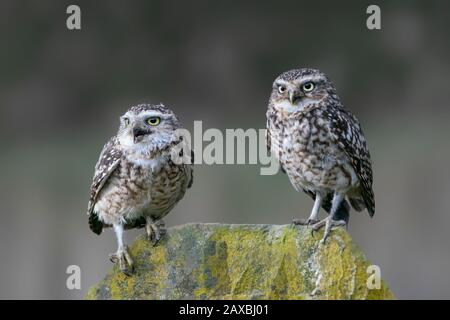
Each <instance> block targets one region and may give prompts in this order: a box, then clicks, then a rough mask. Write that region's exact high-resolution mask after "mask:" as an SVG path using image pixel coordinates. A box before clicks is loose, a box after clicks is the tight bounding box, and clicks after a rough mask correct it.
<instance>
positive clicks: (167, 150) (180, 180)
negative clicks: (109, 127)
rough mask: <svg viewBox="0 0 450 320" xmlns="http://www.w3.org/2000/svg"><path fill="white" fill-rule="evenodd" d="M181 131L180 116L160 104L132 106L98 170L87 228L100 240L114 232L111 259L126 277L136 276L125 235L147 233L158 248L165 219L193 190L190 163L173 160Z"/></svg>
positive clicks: (110, 143)
mask: <svg viewBox="0 0 450 320" xmlns="http://www.w3.org/2000/svg"><path fill="white" fill-rule="evenodd" d="M180 128H181V124H180V122H179V120H178V118H177V116H176V115H175V114H174V113H173V111H172V110H170V109H169V108H167V107H165V106H164V105H162V104H158V105H152V104H140V105H137V106H133V107H131V108H130V109H129V110H128V111H127V112H126V113H125V114H124V115H123V116H122V117H121V118H120V126H119V130H118V132H117V134H116V135H115V136H114V137H112V138H111V139H110V140H109V141H108V142H107V143H106V144H105V146H104V147H103V150H102V152H101V153H100V158H99V160H98V162H97V164H96V166H95V174H94V178H93V181H92V185H91V192H90V200H89V205H88V210H87V213H88V215H89V227H90V229H91V230H92V231H93V232H94V233H96V234H100V233H101V232H102V230H103V229H104V228H106V227H112V228H113V229H114V232H115V234H116V237H117V243H118V249H117V252H116V253H114V254H111V255H110V259H111V261H112V262H114V263H117V264H118V265H119V268H120V270H121V271H122V272H124V273H125V274H127V275H130V274H131V273H133V271H134V263H133V259H132V257H131V256H130V253H129V252H128V248H127V246H126V245H125V243H124V239H123V233H124V230H126V229H131V228H143V227H145V230H146V234H147V237H148V239H149V240H150V241H151V242H152V243H153V244H156V243H158V241H159V240H160V239H161V237H162V236H163V235H164V234H165V228H164V222H163V220H162V218H163V217H164V216H165V215H167V214H168V213H169V212H170V211H171V209H172V208H173V207H174V206H175V205H176V204H177V203H178V202H179V201H180V200H181V199H182V198H183V196H184V194H185V192H186V189H187V188H189V187H191V185H192V181H193V168H192V165H191V163H192V162H188V163H186V162H181V163H180V161H173V158H172V156H173V154H174V152H173V151H174V150H178V149H180V148H178V147H179V144H180V143H181V141H182V136H180V135H179V134H178V133H177V132H178V131H177V129H180ZM176 148H178V149H176ZM181 150H183V149H181ZM181 152H182V151H181Z"/></svg>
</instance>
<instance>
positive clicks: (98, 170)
mask: <svg viewBox="0 0 450 320" xmlns="http://www.w3.org/2000/svg"><path fill="white" fill-rule="evenodd" d="M121 157H122V152H121V151H120V150H119V149H118V148H117V139H116V138H115V137H113V138H111V139H110V140H109V141H108V142H107V143H106V144H105V146H104V147H103V150H102V152H101V153H100V158H99V159H98V161H97V164H96V165H95V174H94V178H93V179H92V185H91V194H90V198H89V204H88V210H87V213H88V215H89V227H90V228H91V230H92V231H93V232H94V233H96V234H100V233H101V232H102V228H103V224H102V223H101V222H100V221H99V220H98V217H97V214H96V213H95V212H94V206H95V203H96V201H97V197H98V195H99V193H100V191H101V190H102V188H103V186H104V185H105V183H106V182H107V181H108V178H109V177H110V176H111V173H112V172H114V170H115V169H116V168H117V167H118V165H119V163H120V159H121Z"/></svg>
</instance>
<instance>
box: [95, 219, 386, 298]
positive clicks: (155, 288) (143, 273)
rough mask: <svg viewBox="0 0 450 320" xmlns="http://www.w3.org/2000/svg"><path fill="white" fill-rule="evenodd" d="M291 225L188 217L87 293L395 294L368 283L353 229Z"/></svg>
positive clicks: (135, 250) (140, 244) (141, 241)
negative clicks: (127, 268)
mask: <svg viewBox="0 0 450 320" xmlns="http://www.w3.org/2000/svg"><path fill="white" fill-rule="evenodd" d="M321 236H322V231H321V232H318V233H315V234H312V233H311V229H308V228H306V227H297V226H296V227H294V226H290V225H283V226H278V225H224V224H187V225H183V226H178V227H174V228H171V229H169V232H168V234H167V236H166V237H165V239H164V240H163V241H162V242H161V243H160V244H158V245H157V246H156V247H153V246H152V245H150V243H149V242H148V241H147V240H146V238H145V237H144V236H140V237H138V238H137V239H136V241H135V242H134V244H133V245H132V246H131V248H130V249H131V254H132V256H133V258H134V261H135V265H136V272H135V274H134V275H133V276H132V277H127V276H126V275H124V274H122V273H121V272H120V271H119V270H118V268H117V267H116V266H115V267H114V268H113V270H112V271H111V272H110V273H109V274H108V275H107V276H106V277H105V279H103V280H102V281H101V282H100V283H99V284H97V285H96V286H94V287H92V288H91V289H90V290H89V292H88V295H87V298H88V299H394V295H393V294H392V293H391V292H390V290H389V289H388V287H387V286H386V284H385V283H384V282H383V281H381V286H380V288H379V289H368V286H367V279H368V277H369V276H370V275H371V274H370V273H369V274H368V273H367V267H368V266H369V265H370V264H371V263H370V262H369V261H367V259H366V258H365V256H364V254H363V253H362V252H361V251H360V250H359V249H358V248H357V247H356V246H355V245H354V244H353V242H352V240H351V238H350V236H349V235H348V233H347V232H346V231H345V230H344V229H342V228H338V229H334V230H333V231H332V232H331V235H330V237H329V238H328V240H327V242H326V243H325V244H322V243H320V239H321Z"/></svg>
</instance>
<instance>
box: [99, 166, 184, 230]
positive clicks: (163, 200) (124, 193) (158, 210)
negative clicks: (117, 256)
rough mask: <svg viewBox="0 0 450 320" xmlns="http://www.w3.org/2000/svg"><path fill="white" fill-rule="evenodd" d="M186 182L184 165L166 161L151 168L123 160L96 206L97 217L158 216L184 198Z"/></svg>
mask: <svg viewBox="0 0 450 320" xmlns="http://www.w3.org/2000/svg"><path fill="white" fill-rule="evenodd" d="M187 184H188V178H187V175H186V167H185V165H175V164H173V163H172V162H170V161H167V162H166V163H164V164H162V165H161V166H158V168H157V169H156V170H152V169H151V168H149V167H145V166H139V165H136V164H132V163H130V162H129V161H127V160H125V159H123V160H122V162H121V164H120V166H119V168H118V170H116V171H115V172H114V173H113V175H112V176H111V178H110V180H109V182H108V185H106V186H105V188H103V190H102V192H101V195H100V196H99V200H98V201H97V203H96V206H95V207H96V210H97V211H98V213H99V217H100V219H101V220H102V221H103V222H105V223H108V224H110V223H114V222H117V221H118V220H119V219H126V220H133V219H135V218H138V217H140V216H151V217H153V218H154V219H159V218H162V217H163V216H165V215H166V214H167V213H168V212H169V211H170V210H171V209H172V208H173V206H175V204H176V203H177V202H178V201H179V200H180V199H181V198H182V197H183V195H184V193H185V191H186V188H187Z"/></svg>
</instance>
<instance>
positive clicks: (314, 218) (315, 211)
mask: <svg viewBox="0 0 450 320" xmlns="http://www.w3.org/2000/svg"><path fill="white" fill-rule="evenodd" d="M321 206H322V195H321V194H320V193H319V192H317V193H316V197H315V200H314V206H313V208H312V210H311V215H310V216H309V218H308V220H306V221H305V220H304V219H294V220H292V223H293V224H299V225H307V226H309V225H310V224H314V223H317V222H318V221H319V219H318V218H319V211H320V207H321Z"/></svg>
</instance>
